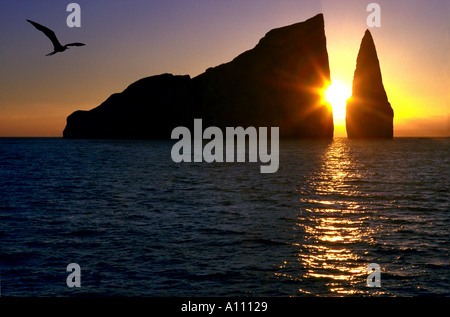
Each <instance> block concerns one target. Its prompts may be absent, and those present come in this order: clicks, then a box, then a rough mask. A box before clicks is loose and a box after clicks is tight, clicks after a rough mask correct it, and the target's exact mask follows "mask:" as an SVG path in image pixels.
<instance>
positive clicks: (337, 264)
mask: <svg viewBox="0 0 450 317" xmlns="http://www.w3.org/2000/svg"><path fill="white" fill-rule="evenodd" d="M352 151H353V150H352V149H351V148H350V147H349V146H348V143H346V142H340V141H336V140H335V141H334V142H332V143H330V144H329V145H328V147H327V149H326V150H325V151H324V152H323V155H322V158H321V160H320V162H318V166H319V167H318V169H317V170H316V171H314V172H313V175H311V176H312V177H311V178H310V179H309V180H307V181H305V184H301V185H300V188H299V190H298V193H299V196H300V209H301V211H300V212H299V216H298V218H297V221H296V223H295V228H294V231H296V232H302V233H303V235H304V236H303V237H302V238H303V241H304V242H299V243H298V244H296V246H297V247H298V255H297V259H296V261H297V263H296V264H293V263H287V261H285V262H284V263H283V265H282V266H284V267H289V266H295V265H299V264H300V267H299V270H301V271H302V273H299V274H300V275H299V276H297V277H295V276H284V278H290V279H292V280H296V281H299V293H301V294H320V293H323V294H329V293H330V292H331V293H332V294H336V295H337V296H344V295H352V294H358V293H363V292H366V291H367V290H365V289H364V287H365V283H366V278H367V265H368V264H369V263H367V260H366V259H364V258H363V257H364V253H365V252H364V246H367V245H370V244H371V236H372V233H373V232H374V229H372V228H371V227H370V217H371V216H370V211H368V210H366V207H364V206H362V205H361V204H360V202H359V201H358V199H361V197H363V196H364V195H363V194H362V193H360V192H359V191H358V190H357V187H356V186H353V185H352V183H354V182H358V181H361V180H363V179H364V174H365V173H367V172H368V170H367V169H364V168H362V167H361V166H359V165H358V162H357V161H355V158H354V157H353V158H352V157H351V156H352V155H353V154H354V153H352ZM294 244H295V243H294ZM355 249H358V252H355ZM317 285H321V286H320V287H322V288H321V290H318V289H317V288H316V287H317Z"/></svg>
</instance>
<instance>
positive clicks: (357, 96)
mask: <svg viewBox="0 0 450 317" xmlns="http://www.w3.org/2000/svg"><path fill="white" fill-rule="evenodd" d="M346 112H347V113H346V126H347V135H348V137H349V138H392V137H393V118H394V111H393V110H392V107H391V104H390V103H389V101H388V98H387V95H386V91H385V89H384V86H383V80H382V77H381V69H380V63H379V60H378V56H377V51H376V48H375V44H374V41H373V38H372V35H371V33H370V31H369V30H367V31H366V33H365V34H364V38H363V39H362V42H361V47H360V50H359V53H358V58H357V61H356V70H355V74H354V77H353V93H352V96H351V98H350V99H349V101H348V102H347V111H346Z"/></svg>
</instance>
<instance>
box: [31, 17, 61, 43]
mask: <svg viewBox="0 0 450 317" xmlns="http://www.w3.org/2000/svg"><path fill="white" fill-rule="evenodd" d="M27 21H28V22H30V23H31V24H32V25H33V26H34V27H35V28H36V29H38V30H39V31H41V32H43V33H44V34H45V35H46V36H47V37H48V38H49V39H50V41H52V43H53V46H54V48H55V50H56V48H59V47H62V45H61V43H59V41H58V38H57V37H56V35H55V32H53V31H52V30H50V29H49V28H47V27H45V26H43V25H40V24H39V23H36V22H33V21H30V20H27Z"/></svg>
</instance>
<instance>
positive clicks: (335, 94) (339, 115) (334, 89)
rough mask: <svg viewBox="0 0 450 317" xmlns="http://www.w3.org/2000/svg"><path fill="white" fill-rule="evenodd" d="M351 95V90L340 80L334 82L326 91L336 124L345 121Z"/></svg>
mask: <svg viewBox="0 0 450 317" xmlns="http://www.w3.org/2000/svg"><path fill="white" fill-rule="evenodd" d="M351 95H352V91H351V89H350V88H349V87H348V86H347V85H345V84H344V83H342V82H340V81H339V80H333V82H332V83H331V85H330V86H329V87H328V88H327V90H326V91H325V98H326V100H327V101H328V102H329V103H330V104H331V106H332V108H333V117H334V121H335V123H336V122H338V121H344V120H345V108H346V106H347V99H348V98H350V97H351Z"/></svg>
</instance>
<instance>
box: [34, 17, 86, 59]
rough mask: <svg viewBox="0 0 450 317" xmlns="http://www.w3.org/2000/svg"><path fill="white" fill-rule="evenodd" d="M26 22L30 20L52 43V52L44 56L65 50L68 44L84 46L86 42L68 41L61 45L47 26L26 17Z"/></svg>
mask: <svg viewBox="0 0 450 317" xmlns="http://www.w3.org/2000/svg"><path fill="white" fill-rule="evenodd" d="M27 21H28V22H30V23H31V24H32V25H33V26H34V27H35V28H36V29H38V30H39V31H41V32H43V33H44V34H45V35H46V36H47V37H48V38H49V39H50V41H52V43H53V52H51V53H48V54H47V55H45V56H50V55H54V54H56V53H58V52H64V51H65V50H67V49H69V46H85V45H86V44H83V43H78V42H77V43H69V44H66V45H61V43H60V42H59V41H58V38H57V37H56V35H55V32H53V31H52V30H50V29H49V28H47V27H45V26H43V25H40V24H39V23H36V22H33V21H30V20H28V19H27Z"/></svg>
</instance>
